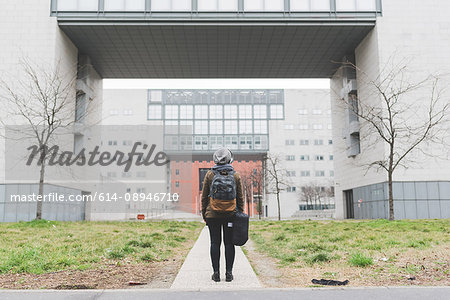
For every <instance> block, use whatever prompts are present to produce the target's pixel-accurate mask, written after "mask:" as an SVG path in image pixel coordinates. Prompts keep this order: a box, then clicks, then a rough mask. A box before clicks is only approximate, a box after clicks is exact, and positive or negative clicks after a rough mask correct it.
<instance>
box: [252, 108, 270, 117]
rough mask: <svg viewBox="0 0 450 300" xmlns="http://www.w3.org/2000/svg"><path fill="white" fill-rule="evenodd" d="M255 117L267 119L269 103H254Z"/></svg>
mask: <svg viewBox="0 0 450 300" xmlns="http://www.w3.org/2000/svg"><path fill="white" fill-rule="evenodd" d="M253 117H254V118H255V119H267V105H254V106H253Z"/></svg>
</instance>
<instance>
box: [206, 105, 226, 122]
mask: <svg viewBox="0 0 450 300" xmlns="http://www.w3.org/2000/svg"><path fill="white" fill-rule="evenodd" d="M209 118H210V119H222V118H223V107H222V105H210V106H209Z"/></svg>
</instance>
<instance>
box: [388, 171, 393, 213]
mask: <svg viewBox="0 0 450 300" xmlns="http://www.w3.org/2000/svg"><path fill="white" fill-rule="evenodd" d="M388 189H389V220H390V221H393V220H394V219H395V217H394V193H393V191H392V171H389V172H388Z"/></svg>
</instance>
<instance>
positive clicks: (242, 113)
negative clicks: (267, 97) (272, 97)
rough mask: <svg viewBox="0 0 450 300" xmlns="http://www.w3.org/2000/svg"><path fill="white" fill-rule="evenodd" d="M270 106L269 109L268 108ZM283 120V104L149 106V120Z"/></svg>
mask: <svg viewBox="0 0 450 300" xmlns="http://www.w3.org/2000/svg"><path fill="white" fill-rule="evenodd" d="M268 106H269V107H268ZM268 118H270V119H283V118H284V113H283V105H281V104H270V105H266V104H254V105H251V104H241V105H235V104H225V105H207V104H201V105H189V104H182V105H164V106H163V105H159V104H149V106H148V119H149V120H161V119H166V120H178V119H181V120H192V119H200V120H202V119H203V120H204V119H216V120H217V119H219V120H222V119H268Z"/></svg>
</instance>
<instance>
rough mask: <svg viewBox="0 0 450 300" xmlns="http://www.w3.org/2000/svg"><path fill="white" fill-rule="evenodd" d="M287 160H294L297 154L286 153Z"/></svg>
mask: <svg viewBox="0 0 450 300" xmlns="http://www.w3.org/2000/svg"><path fill="white" fill-rule="evenodd" d="M286 160H289V161H294V160H295V155H286Z"/></svg>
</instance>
